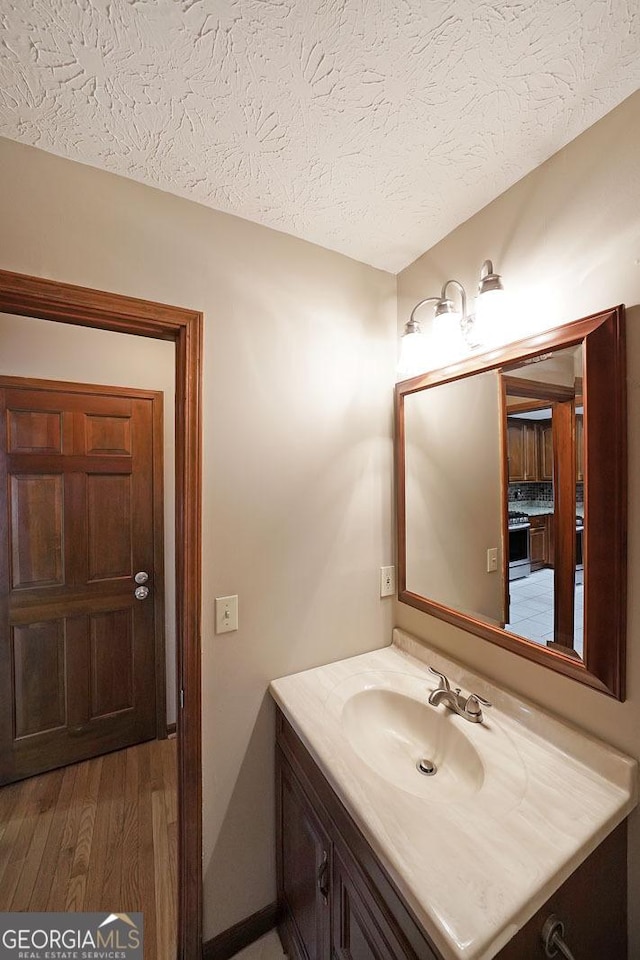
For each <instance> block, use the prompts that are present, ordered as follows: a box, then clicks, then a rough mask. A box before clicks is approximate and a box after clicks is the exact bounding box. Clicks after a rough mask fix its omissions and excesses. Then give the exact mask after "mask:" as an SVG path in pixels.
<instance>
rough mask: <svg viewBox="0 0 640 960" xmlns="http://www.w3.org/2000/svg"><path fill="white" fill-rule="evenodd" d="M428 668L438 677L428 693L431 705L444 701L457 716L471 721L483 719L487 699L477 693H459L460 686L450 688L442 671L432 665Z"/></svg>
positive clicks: (436, 705)
mask: <svg viewBox="0 0 640 960" xmlns="http://www.w3.org/2000/svg"><path fill="white" fill-rule="evenodd" d="M429 670H430V671H431V673H435V675H436V677H440V683H439V684H438V686H437V687H436V689H435V690H432V691H431V693H430V694H429V703H430V704H431V706H432V707H438V706H439V705H440V704H441V703H444V705H445V707H448V708H449V710H453V712H454V713H457V714H458V716H460V717H464V719H465V720H469V721H470V722H471V723H482V721H483V720H484V717H483V715H482V707H490V706H491V704H490V703H489V701H488V700H485V699H484V697H481V696H480V694H479V693H470V694H469V696H468V697H465V696H463V695H462V694H461V693H460V687H456V689H455V690H452V689H451V685H450V683H449V681H448V680H447V678H446V677H445V675H444V673H440V672H439V671H438V670H434V669H433V667H429Z"/></svg>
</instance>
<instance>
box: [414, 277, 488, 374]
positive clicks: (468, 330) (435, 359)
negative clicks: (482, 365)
mask: <svg viewBox="0 0 640 960" xmlns="http://www.w3.org/2000/svg"><path fill="white" fill-rule="evenodd" d="M449 287H454V288H455V289H456V290H457V291H458V293H459V294H460V307H459V309H458V308H457V307H456V305H455V304H454V302H453V300H452V299H451V297H450V296H449V295H448V288H449ZM503 294H504V288H503V285H502V278H501V277H500V275H499V274H498V273H495V272H494V269H493V263H492V262H491V260H485V261H484V263H483V264H482V269H481V271H480V281H479V283H478V297H477V299H476V313H475V315H473V314H469V313H468V312H467V294H466V291H465V289H464V287H463V285H462V284H461V283H460V281H459V280H447V281H446V282H445V283H444V284H443V286H442V291H441V293H440V296H439V297H425V299H424V300H419V301H418V303H416V305H415V307H414V308H413V310H412V311H411V315H410V317H409V319H408V321H407V323H406V324H405V328H404V333H403V335H402V340H401V347H400V361H399V363H398V374H399V376H400V378H401V379H408V378H409V377H415V376H417V375H418V374H420V373H424V372H425V371H426V370H428V369H432V368H435V367H438V366H446V365H447V364H448V363H454V362H455V361H456V360H459V359H460V358H461V357H462V356H464V354H465V353H468V352H469V351H471V350H476V349H477V348H479V347H490V346H497V345H498V344H499V343H503V342H505V324H504V309H503V303H502V301H503ZM427 303H434V304H435V305H436V306H435V309H434V315H433V329H434V338H433V340H432V341H431V343H429V342H428V341H427V337H426V336H425V334H424V333H423V332H422V330H421V327H420V321H419V320H416V312H417V311H418V310H419V309H420V308H421V307H423V306H424V305H425V304H427Z"/></svg>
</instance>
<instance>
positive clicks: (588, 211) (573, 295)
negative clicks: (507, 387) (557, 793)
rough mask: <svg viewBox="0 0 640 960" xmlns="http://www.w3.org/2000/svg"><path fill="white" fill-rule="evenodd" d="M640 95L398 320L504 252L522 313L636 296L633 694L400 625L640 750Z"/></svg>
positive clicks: (400, 612) (471, 234)
mask: <svg viewBox="0 0 640 960" xmlns="http://www.w3.org/2000/svg"><path fill="white" fill-rule="evenodd" d="M639 156H640V94H636V95H634V96H633V97H631V98H630V99H629V100H627V101H625V102H624V103H623V104H622V105H621V106H620V107H618V108H617V109H616V110H614V111H613V112H612V113H610V114H609V115H608V116H606V117H605V118H604V119H603V120H601V121H600V122H599V123H597V124H596V125H595V126H594V127H592V128H591V129H590V130H588V131H587V132H586V133H584V134H583V135H582V136H581V137H579V138H578V139H577V140H575V141H573V143H571V144H569V145H568V146H567V147H565V148H564V149H563V150H561V151H560V152H559V153H558V154H556V156H554V157H552V158H551V160H549V161H548V162H547V163H545V164H543V165H542V166H541V167H538V169H537V170H534V171H533V173H531V174H529V176H527V177H525V178H524V179H523V180H521V181H520V183H518V184H516V185H515V186H514V187H512V188H511V189H510V190H509V191H507V192H506V193H505V194H503V195H502V196H501V197H499V198H498V199H497V200H495V201H494V202H493V203H491V204H489V206H487V207H486V208H485V209H484V210H482V211H481V212H480V213H478V214H477V215H476V216H474V217H472V218H471V219H470V220H468V221H467V222H466V223H464V224H463V225H462V226H460V227H459V228H458V229H457V230H455V231H454V232H453V233H451V234H450V235H449V236H448V237H446V238H445V239H444V240H443V241H441V242H440V243H439V244H438V245H437V246H435V247H434V248H433V249H432V250H430V251H429V252H428V253H426V254H425V255H424V256H423V257H421V258H420V259H419V260H417V261H416V262H415V263H414V264H412V265H411V266H410V267H409V268H408V269H407V270H405V271H404V272H403V273H401V274H400V275H399V277H398V296H399V311H398V320H399V325H400V324H402V323H403V322H404V320H405V319H406V317H407V316H408V314H409V311H410V309H411V307H412V306H413V304H414V303H416V302H417V301H418V300H419V299H420V298H421V297H425V296H429V295H430V294H431V293H433V291H437V290H439V289H440V286H441V284H442V282H443V280H446V279H447V278H449V277H451V276H453V277H456V278H457V279H459V280H461V281H462V282H463V283H464V284H465V286H466V287H467V289H468V290H471V289H475V284H476V283H477V276H478V272H479V269H480V265H481V264H482V261H483V260H484V259H485V257H491V258H493V262H494V266H495V267H496V269H497V270H498V272H499V273H501V274H502V276H503V278H504V281H505V284H506V285H508V289H509V291H510V292H511V294H512V295H513V301H514V304H515V305H517V306H516V310H515V313H516V315H520V314H521V313H522V314H524V313H526V312H527V311H529V310H530V308H531V305H532V304H534V305H535V307H536V309H537V310H539V311H544V313H545V315H546V316H547V317H548V318H550V319H553V320H555V321H560V320H572V319H577V318H578V317H582V316H585V315H587V314H590V313H594V312H597V311H599V310H601V309H603V308H606V307H610V306H613V305H615V304H618V303H625V304H626V305H627V320H628V325H627V349H628V387H629V394H628V404H629V577H628V586H629V610H628V646H629V651H628V659H627V670H628V695H627V700H626V702H625V703H622V704H621V703H617V702H615V701H613V700H611V699H609V698H608V697H605V696H603V695H602V694H599V693H595V692H593V691H591V690H589V689H587V688H586V687H583V686H581V685H580V684H577V683H574V682H572V681H570V680H567V679H564V678H563V677H561V676H559V675H558V674H555V673H552V672H550V671H548V670H545V669H544V668H543V667H539V666H537V665H535V664H533V663H529V662H528V661H526V660H522V659H520V658H518V657H516V656H515V655H514V654H511V653H509V652H507V651H505V650H502V649H500V648H499V647H496V646H492V645H491V644H489V643H487V642H486V641H484V640H480V639H478V638H476V637H473V636H471V635H470V634H467V633H465V632H463V631H461V630H458V629H456V628H454V627H451V626H448V625H447V624H444V623H441V622H439V621H437V620H434V619H433V618H430V617H428V616H426V615H424V614H421V613H419V612H418V611H416V610H413V609H412V608H411V607H408V606H406V605H404V604H400V603H398V604H396V622H397V624H398V625H399V626H401V627H403V628H405V629H406V630H409V631H410V632H412V633H414V634H417V635H418V636H421V637H423V638H425V639H429V640H430V641H432V642H433V643H434V644H436V645H437V646H439V647H440V648H442V649H443V650H445V651H447V652H448V653H450V654H451V655H452V656H455V657H458V658H459V659H461V660H463V661H465V662H466V663H467V664H469V665H470V666H471V667H473V668H474V669H476V670H478V671H479V672H481V673H484V674H486V675H488V676H490V677H492V678H494V679H495V680H497V681H498V682H500V683H504V684H505V685H507V686H508V687H511V688H512V689H513V690H516V691H517V692H519V693H521V694H524V695H525V696H527V697H530V698H531V699H532V700H536V701H537V702H538V703H541V704H543V705H544V706H545V707H547V708H549V709H551V710H553V711H555V712H556V713H558V714H559V715H560V716H562V717H564V718H566V719H568V720H569V721H571V722H573V723H576V724H578V725H579V726H580V727H583V728H584V729H586V730H589V731H591V732H592V733H594V734H596V735H597V736H600V737H602V738H604V739H605V740H607V741H608V742H610V743H612V744H615V745H616V746H617V747H619V748H621V749H622V750H625V751H626V752H627V753H629V754H631V755H632V756H635V757H638V756H639V755H640V483H639V480H638V478H639V477H640V429H639V427H640V306H639V304H640V265H639V264H640V163H639V162H638V157H639ZM629 847H630V931H631V946H630V956H633V957H638V956H640V816H639V815H638V813H637V811H636V812H635V813H634V814H633V815H632V817H631V818H630V840H629Z"/></svg>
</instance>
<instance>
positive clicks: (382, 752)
mask: <svg viewBox="0 0 640 960" xmlns="http://www.w3.org/2000/svg"><path fill="white" fill-rule="evenodd" d="M342 720H343V724H344V726H343V730H344V733H345V735H346V737H347V740H348V741H349V743H350V744H351V746H352V748H353V749H354V750H355V752H356V753H357V754H358V755H359V756H360V757H361V758H362V759H363V760H364V761H365V763H367V764H369V766H370V767H371V768H372V769H373V770H374V771H375V772H376V773H377V774H378V775H379V776H381V777H384V778H385V779H386V780H388V781H389V782H390V783H391V784H393V785H394V786H396V787H400V788H401V789H402V790H407V791H408V792H409V793H413V794H415V795H416V796H418V797H425V798H426V799H428V800H433V801H436V802H438V801H440V802H444V801H446V802H451V801H452V800H456V799H458V798H460V797H469V796H471V795H472V794H474V793H476V792H477V791H478V790H479V789H480V787H481V786H482V784H483V782H484V766H483V764H482V760H481V759H480V756H479V754H478V751H477V750H476V749H475V747H474V746H473V744H472V743H471V742H470V741H469V739H468V738H467V737H466V736H465V735H464V733H463V732H462V729H461V728H460V725H459V724H456V723H455V721H454V716H453V714H452V713H451V712H450V711H448V710H446V709H445V708H444V707H441V708H440V709H436V708H435V707H432V706H430V704H428V703H427V700H426V695H425V698H424V701H422V702H421V701H419V700H416V699H414V698H413V697H410V696H406V695H404V694H402V693H398V692H396V691H395V690H388V689H381V688H379V687H378V688H376V687H373V688H368V689H365V690H361V691H359V692H358V693H355V694H354V695H353V696H351V697H349V698H348V700H346V702H345V704H344V707H343V710H342ZM463 722H468V721H463ZM422 759H425V760H427V761H429V762H430V763H431V764H433V765H434V766H435V772H434V773H433V775H431V776H427V775H426V774H424V773H420V772H419V771H418V769H417V764H418V762H419V761H420V760H422Z"/></svg>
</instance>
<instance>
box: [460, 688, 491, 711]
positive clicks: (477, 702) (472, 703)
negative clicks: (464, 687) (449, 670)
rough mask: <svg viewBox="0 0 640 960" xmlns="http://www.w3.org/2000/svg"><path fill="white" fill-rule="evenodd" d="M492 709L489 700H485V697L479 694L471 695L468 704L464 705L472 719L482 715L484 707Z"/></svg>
mask: <svg viewBox="0 0 640 960" xmlns="http://www.w3.org/2000/svg"><path fill="white" fill-rule="evenodd" d="M481 704H482V707H491V706H493V704H492V703H490V702H489V701H488V700H485V698H484V697H481V696H480V694H479V693H470V694H469V696H468V697H467V702H466V703H465V705H464V709H465V710H466V712H467V713H470V714H471V716H472V717H477V716H481V715H482V707H481Z"/></svg>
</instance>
